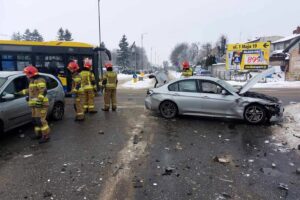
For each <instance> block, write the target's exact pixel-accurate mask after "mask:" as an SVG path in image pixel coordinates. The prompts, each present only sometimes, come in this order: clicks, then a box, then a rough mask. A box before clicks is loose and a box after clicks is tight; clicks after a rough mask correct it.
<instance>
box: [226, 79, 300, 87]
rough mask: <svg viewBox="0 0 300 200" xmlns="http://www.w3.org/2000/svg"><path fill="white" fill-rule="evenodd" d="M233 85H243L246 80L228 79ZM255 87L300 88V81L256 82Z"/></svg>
mask: <svg viewBox="0 0 300 200" xmlns="http://www.w3.org/2000/svg"><path fill="white" fill-rule="evenodd" d="M227 82H228V83H230V84H231V85H233V86H243V85H244V84H246V82H238V81H227ZM253 88H300V81H278V82H268V83H256V84H255V85H254V87H253Z"/></svg>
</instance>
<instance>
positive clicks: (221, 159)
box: [213, 156, 230, 164]
mask: <svg viewBox="0 0 300 200" xmlns="http://www.w3.org/2000/svg"><path fill="white" fill-rule="evenodd" d="M213 160H214V161H215V162H219V163H222V164H226V163H230V159H229V158H228V156H222V157H218V156H215V157H214V158H213Z"/></svg>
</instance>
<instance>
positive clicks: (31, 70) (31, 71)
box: [23, 65, 39, 78]
mask: <svg viewBox="0 0 300 200" xmlns="http://www.w3.org/2000/svg"><path fill="white" fill-rule="evenodd" d="M23 72H24V73H25V74H26V76H27V77H28V78H32V77H34V76H36V75H38V74H39V71H38V70H37V68H36V67H34V66H32V65H29V66H27V67H25V68H24V70H23Z"/></svg>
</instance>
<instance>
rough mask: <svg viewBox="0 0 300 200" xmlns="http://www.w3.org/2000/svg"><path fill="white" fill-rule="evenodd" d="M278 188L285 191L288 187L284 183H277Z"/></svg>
mask: <svg viewBox="0 0 300 200" xmlns="http://www.w3.org/2000/svg"><path fill="white" fill-rule="evenodd" d="M278 187H279V189H281V190H285V191H288V190H289V187H288V185H287V184H284V183H279V186H278Z"/></svg>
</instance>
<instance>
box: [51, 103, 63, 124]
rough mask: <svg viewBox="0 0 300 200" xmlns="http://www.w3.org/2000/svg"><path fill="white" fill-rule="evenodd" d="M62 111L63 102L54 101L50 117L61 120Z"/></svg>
mask: <svg viewBox="0 0 300 200" xmlns="http://www.w3.org/2000/svg"><path fill="white" fill-rule="evenodd" d="M64 113H65V109H64V104H63V103H61V102H56V103H55V104H54V106H53V109H52V113H51V118H52V119H53V120H55V121H59V120H62V118H63V117H64Z"/></svg>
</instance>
